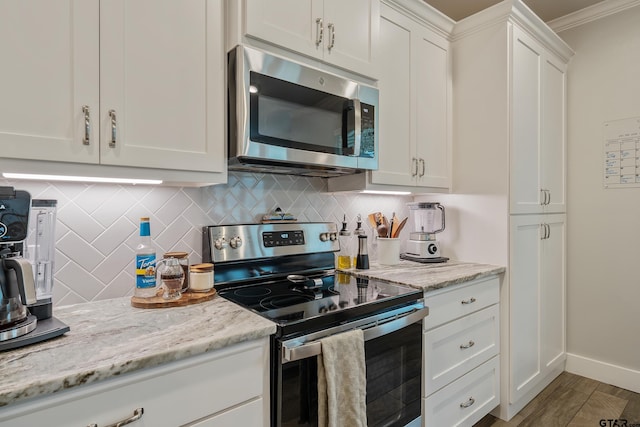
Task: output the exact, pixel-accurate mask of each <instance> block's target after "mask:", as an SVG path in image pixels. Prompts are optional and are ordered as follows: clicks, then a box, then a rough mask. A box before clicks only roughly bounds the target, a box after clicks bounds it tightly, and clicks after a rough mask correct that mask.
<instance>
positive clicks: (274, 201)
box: [0, 173, 412, 306]
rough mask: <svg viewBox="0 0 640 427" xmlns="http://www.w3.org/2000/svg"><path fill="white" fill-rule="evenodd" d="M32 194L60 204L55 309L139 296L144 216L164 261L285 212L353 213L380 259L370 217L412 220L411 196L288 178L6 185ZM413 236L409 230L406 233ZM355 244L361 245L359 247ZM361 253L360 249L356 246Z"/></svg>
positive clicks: (195, 252) (325, 216) (306, 215)
mask: <svg viewBox="0 0 640 427" xmlns="http://www.w3.org/2000/svg"><path fill="white" fill-rule="evenodd" d="M0 185H9V186H13V187H15V188H17V189H22V190H26V191H28V192H29V193H31V197H32V198H38V199H56V200H57V201H58V220H57V223H56V259H55V284H54V304H55V305H56V306H61V305H68V304H75V303H80V302H86V301H92V300H100V299H108V298H115V297H121V296H127V295H132V293H133V287H134V274H135V271H134V257H135V253H134V248H135V246H136V244H137V242H138V223H139V219H140V217H141V216H149V217H150V218H151V238H152V240H153V242H154V243H155V245H156V249H157V253H158V255H159V256H161V255H162V253H164V252H168V251H173V250H176V251H186V252H189V253H190V261H191V263H199V262H201V259H202V227H203V226H204V225H212V224H235V223H256V222H259V221H260V219H261V218H262V215H263V214H265V213H267V212H270V211H272V210H274V209H275V208H276V207H280V208H281V209H282V210H283V211H285V212H290V213H292V214H293V215H294V216H296V217H297V218H298V220H299V221H332V222H336V223H338V224H339V223H340V222H341V221H342V217H343V215H345V214H346V216H347V220H348V223H349V228H350V229H353V228H355V222H356V217H357V215H358V214H362V217H363V218H364V219H365V220H364V221H363V226H364V227H365V229H366V230H367V231H368V233H369V254H370V256H371V257H372V259H374V260H375V257H376V245H375V239H374V238H373V237H374V234H373V232H372V230H371V229H370V228H369V224H368V223H367V221H366V215H367V214H368V213H370V212H375V211H382V212H384V213H386V214H387V215H391V213H392V212H394V211H395V212H396V213H397V215H398V216H399V217H401V218H402V217H405V216H407V214H408V209H407V207H406V203H408V202H410V201H411V200H412V198H411V197H407V196H387V195H385V196H376V195H368V194H359V193H327V192H326V191H327V186H326V185H327V184H326V181H325V180H323V179H321V178H304V177H293V176H285V175H262V174H249V173H229V179H228V183H227V184H225V185H216V186H210V187H203V188H188V187H184V188H177V187H155V186H153V187H152V186H142V185H138V186H133V185H107V184H78V183H61V182H55V183H54V182H38V181H9V180H0ZM404 234H405V236H404V238H406V236H407V235H408V233H407V232H405V233H404ZM354 243H355V242H354ZM351 246H352V247H355V244H352V245H351Z"/></svg>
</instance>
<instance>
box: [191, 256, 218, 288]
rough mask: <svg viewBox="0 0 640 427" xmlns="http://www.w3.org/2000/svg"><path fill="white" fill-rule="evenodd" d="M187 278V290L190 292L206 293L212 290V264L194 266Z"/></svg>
mask: <svg viewBox="0 0 640 427" xmlns="http://www.w3.org/2000/svg"><path fill="white" fill-rule="evenodd" d="M189 276H190V277H189V288H190V289H191V291H192V292H208V291H210V290H211V289H212V288H213V264H211V263H204V264H194V265H192V266H191V269H190V273H189Z"/></svg>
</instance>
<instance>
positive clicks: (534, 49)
mask: <svg viewBox="0 0 640 427" xmlns="http://www.w3.org/2000/svg"><path fill="white" fill-rule="evenodd" d="M511 50H512V59H511V61H512V62H511V78H512V82H511V85H512V86H511V108H512V111H511V213H541V212H542V204H541V203H542V201H543V195H542V192H541V182H540V141H541V135H540V126H541V117H540V92H541V85H542V82H541V79H542V76H541V71H540V70H541V63H542V55H543V51H542V47H541V46H540V45H539V44H538V43H537V42H536V41H535V40H534V39H532V38H531V37H529V36H528V35H527V34H526V33H525V32H524V31H522V30H520V29H519V28H517V27H513V35H512V40H511Z"/></svg>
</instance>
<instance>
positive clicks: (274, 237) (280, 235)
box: [262, 230, 304, 248]
mask: <svg viewBox="0 0 640 427" xmlns="http://www.w3.org/2000/svg"><path fill="white" fill-rule="evenodd" d="M262 241H263V242H264V246H265V247H267V248H272V247H274V246H292V245H304V231H302V230H293V231H264V232H263V233H262Z"/></svg>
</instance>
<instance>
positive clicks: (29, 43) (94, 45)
mask: <svg viewBox="0 0 640 427" xmlns="http://www.w3.org/2000/svg"><path fill="white" fill-rule="evenodd" d="M98 13H99V12H98V1H97V0H93V1H91V0H87V1H73V0H59V1H54V2H52V1H48V0H24V1H3V2H0V57H1V58H2V66H0V94H1V95H0V147H1V150H0V152H1V154H0V155H1V156H2V157H6V158H12V159H16V158H27V159H36V160H50V161H72V162H86V163H98V162H99V149H98V145H97V142H95V141H94V140H92V139H91V138H90V139H87V140H86V141H85V126H84V119H83V112H82V111H83V107H85V106H86V107H87V108H88V109H89V112H88V114H91V115H93V121H94V122H95V123H97V121H96V120H97V117H98V114H99V111H98V99H99V92H98V90H99V84H98V79H99V67H98V65H99V40H98V31H97V23H98ZM88 133H89V136H90V137H95V138H97V133H95V135H94V132H93V129H91V122H90V123H89V132H88Z"/></svg>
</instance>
